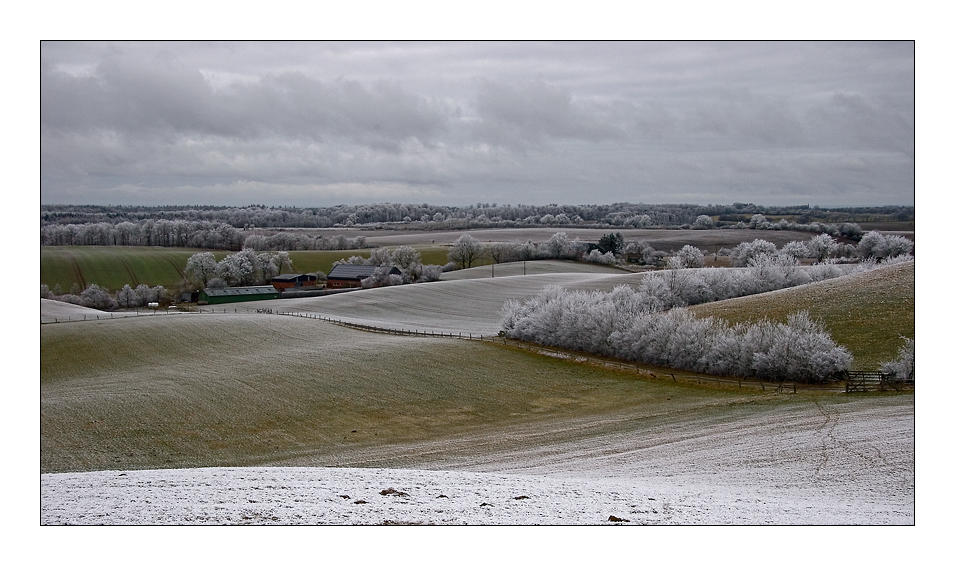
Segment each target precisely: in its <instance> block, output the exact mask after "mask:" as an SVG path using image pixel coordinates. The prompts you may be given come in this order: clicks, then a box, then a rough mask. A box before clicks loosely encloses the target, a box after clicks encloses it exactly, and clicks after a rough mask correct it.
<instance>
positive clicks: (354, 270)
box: [325, 263, 401, 289]
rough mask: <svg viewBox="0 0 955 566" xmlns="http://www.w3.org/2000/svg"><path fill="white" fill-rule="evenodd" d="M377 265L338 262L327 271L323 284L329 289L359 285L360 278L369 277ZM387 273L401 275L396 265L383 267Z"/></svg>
mask: <svg viewBox="0 0 955 566" xmlns="http://www.w3.org/2000/svg"><path fill="white" fill-rule="evenodd" d="M379 267H382V266H378V265H351V264H348V263H340V264H338V265H336V266H335V267H332V270H331V271H330V272H329V273H328V281H327V282H326V283H325V286H326V287H328V288H329V289H347V288H355V287H361V281H362V279H365V278H366V277H371V276H372V275H374V274H375V270H376V269H378V268H379ZM385 269H387V270H388V273H387V274H388V275H401V270H400V269H398V268H397V267H385Z"/></svg>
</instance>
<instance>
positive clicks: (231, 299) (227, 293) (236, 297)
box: [199, 285, 279, 305]
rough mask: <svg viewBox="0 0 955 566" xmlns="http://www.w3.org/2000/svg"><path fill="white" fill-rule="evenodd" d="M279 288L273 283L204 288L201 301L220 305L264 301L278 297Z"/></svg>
mask: <svg viewBox="0 0 955 566" xmlns="http://www.w3.org/2000/svg"><path fill="white" fill-rule="evenodd" d="M278 298H279V292H278V289H276V288H275V287H273V286H271V285H260V286H256V287H225V288H223V289H203V290H202V292H201V293H199V303H203V302H205V303H208V304H210V305H218V304H221V303H239V302H243V301H264V300H267V299H278Z"/></svg>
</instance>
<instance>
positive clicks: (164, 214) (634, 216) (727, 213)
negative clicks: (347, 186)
mask: <svg viewBox="0 0 955 566" xmlns="http://www.w3.org/2000/svg"><path fill="white" fill-rule="evenodd" d="M754 214H762V215H764V216H775V217H786V218H787V220H789V221H790V222H796V223H800V224H810V223H812V222H825V223H838V222H885V221H903V222H904V221H912V220H914V219H915V207H912V206H879V207H859V208H819V207H818V206H814V207H810V206H809V205H804V206H779V207H773V206H761V205H756V204H752V203H734V204H732V205H705V206H704V205H693V204H659V205H654V204H630V203H617V204H607V205H558V204H548V205H543V206H537V205H524V204H518V205H509V204H505V205H498V204H496V203H492V204H487V203H477V204H474V205H469V206H464V207H453V206H437V205H430V204H391V203H380V204H364V205H354V206H345V205H340V206H333V207H318V208H296V207H266V206H262V205H250V206H247V207H224V206H157V207H150V206H75V205H41V206H40V226H46V225H48V224H91V223H96V222H107V223H110V224H118V223H120V222H133V223H141V222H144V221H146V220H186V221H190V222H200V221H205V222H221V223H224V224H229V225H230V226H232V227H233V228H247V227H250V226H254V227H257V228H333V227H336V226H354V225H362V224H379V223H404V224H411V223H418V224H422V225H424V226H423V227H432V228H436V229H437V228H442V227H443V226H440V225H441V224H442V223H449V222H450V223H456V225H457V223H460V222H470V223H472V224H473V225H475V226H479V225H480V224H482V223H487V224H493V225H504V227H507V226H523V225H538V224H562V223H563V224H580V223H587V224H598V225H601V224H603V225H607V226H621V227H622V226H632V227H636V228H641V227H690V226H691V225H692V224H693V223H694V222H696V219H697V218H698V217H699V216H700V215H706V216H710V217H713V220H714V221H715V222H717V223H720V222H722V223H737V222H744V223H745V222H749V219H750V218H751V217H752V215H754Z"/></svg>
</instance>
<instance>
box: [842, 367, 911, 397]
mask: <svg viewBox="0 0 955 566" xmlns="http://www.w3.org/2000/svg"><path fill="white" fill-rule="evenodd" d="M914 386H915V379H914V377H911V376H910V377H909V378H899V377H897V376H895V375H893V374H888V373H882V372H879V371H847V372H846V393H852V392H854V391H862V392H863V393H864V392H867V391H888V390H890V389H891V390H895V391H901V390H902V389H905V388H907V387H914Z"/></svg>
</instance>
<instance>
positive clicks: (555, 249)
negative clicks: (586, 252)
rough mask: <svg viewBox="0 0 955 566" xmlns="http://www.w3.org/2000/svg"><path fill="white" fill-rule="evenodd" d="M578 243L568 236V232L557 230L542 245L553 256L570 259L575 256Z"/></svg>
mask: <svg viewBox="0 0 955 566" xmlns="http://www.w3.org/2000/svg"><path fill="white" fill-rule="evenodd" d="M576 247H577V244H576V243H575V242H573V241H571V239H570V238H569V237H568V236H567V232H557V233H556V234H554V235H553V236H551V237H550V239H548V240H547V241H546V242H544V243H543V244H542V245H541V248H542V249H543V250H544V252H545V253H546V254H547V255H548V256H549V257H552V258H557V259H569V258H572V257H574V255H575V252H576Z"/></svg>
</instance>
